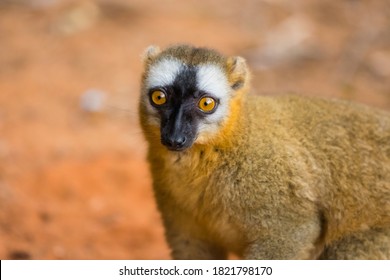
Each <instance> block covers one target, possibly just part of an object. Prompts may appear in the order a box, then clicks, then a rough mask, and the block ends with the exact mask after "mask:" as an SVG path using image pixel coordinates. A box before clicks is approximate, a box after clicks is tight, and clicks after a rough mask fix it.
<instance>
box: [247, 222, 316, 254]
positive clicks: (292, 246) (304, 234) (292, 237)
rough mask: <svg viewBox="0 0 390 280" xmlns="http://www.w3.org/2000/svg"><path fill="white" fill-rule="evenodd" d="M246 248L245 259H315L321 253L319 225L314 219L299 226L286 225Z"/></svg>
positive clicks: (261, 237)
mask: <svg viewBox="0 0 390 280" xmlns="http://www.w3.org/2000/svg"><path fill="white" fill-rule="evenodd" d="M259 236H260V237H259V238H258V239H256V240H255V241H253V242H252V243H251V244H249V246H248V247H247V249H246V251H245V253H244V258H245V259H263V260H264V259H266V260H267V259H268V260H294V259H316V258H318V256H319V254H320V253H321V252H322V249H323V245H322V237H321V227H320V223H319V222H318V221H316V220H315V219H313V220H309V221H307V222H306V223H302V224H301V225H297V224H291V225H289V224H288V223H286V224H285V225H284V226H283V228H280V229H279V230H276V229H274V230H273V232H272V234H270V235H268V236H261V232H260V233H259Z"/></svg>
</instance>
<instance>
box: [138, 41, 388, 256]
mask: <svg viewBox="0 0 390 280" xmlns="http://www.w3.org/2000/svg"><path fill="white" fill-rule="evenodd" d="M248 91H249V73H248V70H247V66H246V63H245V60H244V59H243V58H240V57H224V56H222V55H220V54H219V53H217V52H216V51H213V50H208V49H203V48H194V47H191V46H183V45H180V46H174V47H171V48H168V49H166V50H164V51H160V50H159V49H158V48H156V47H150V48H149V49H148V50H147V51H146V54H145V71H144V74H143V77H142V90H141V98H140V120H141V126H142V128H143V131H144V134H145V137H146V139H147V141H148V145H149V150H148V161H149V163H150V167H151V174H152V177H153V188H154V191H155V194H156V200H157V204H158V207H159V209H160V211H161V214H162V218H163V221H164V226H165V230H166V237H167V241H168V243H169V245H170V246H171V249H172V256H173V257H174V258H177V259H216V258H225V257H226V254H227V252H230V251H232V252H235V253H236V254H238V255H239V256H242V257H243V258H247V259H313V258H328V259H329V258H335V259H377V258H379V259H390V114H389V113H388V112H384V111H380V110H375V109H371V108H368V107H366V106H363V105H356V104H352V103H348V102H343V101H334V100H332V101H330V100H323V99H312V98H305V97H298V96H284V97H260V96H252V95H247V92H248Z"/></svg>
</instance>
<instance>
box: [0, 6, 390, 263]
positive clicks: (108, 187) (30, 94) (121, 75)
mask: <svg viewBox="0 0 390 280" xmlns="http://www.w3.org/2000/svg"><path fill="white" fill-rule="evenodd" d="M180 42H185V43H191V44H195V45H198V46H208V47H212V48H216V49H218V50H220V51H221V52H223V53H225V54H228V55H241V56H244V57H245V58H246V59H247V61H248V63H249V65H250V66H251V68H252V70H253V71H252V72H253V87H254V89H253V93H254V94H265V95H278V94H286V93H295V94H302V95H307V96H321V97H326V98H343V99H348V100H353V101H357V102H361V103H366V104H368V105H370V106H374V107H378V108H381V109H385V110H389V109H390V3H389V1H386V0H383V1H363V0H361V1H359V0H354V1H352V0H343V1H320V0H315V1H312V0H310V1H309V0H301V1H288V0H273V1H272V0H263V1H260V0H257V1H256V0H241V1H233V0H232V1H219V0H215V1H195V0H190V1H179V0H176V1H175V0H169V1H157V0H151V1H141V0H133V1H125V0H116V1H109V0H106V1H103V0H101V1H70V0H62V1H61V0H31V1H27V0H24V1H23V0H19V1H17V0H14V1H11V0H8V1H7V0H0V259H168V258H169V250H168V247H167V245H166V244H165V241H164V237H163V229H162V226H161V221H160V217H159V214H158V212H157V209H156V206H155V203H154V201H153V193H152V189H151V179H150V175H149V171H148V166H147V163H146V161H145V151H146V145H145V142H144V140H143V137H142V134H141V131H140V128H139V126H138V119H137V118H138V117H137V102H138V95H139V80H140V74H141V70H142V63H141V59H140V56H141V54H142V52H143V50H144V49H145V48H146V47H147V46H148V45H150V44H157V45H160V46H162V47H164V46H168V45H170V44H174V43H180Z"/></svg>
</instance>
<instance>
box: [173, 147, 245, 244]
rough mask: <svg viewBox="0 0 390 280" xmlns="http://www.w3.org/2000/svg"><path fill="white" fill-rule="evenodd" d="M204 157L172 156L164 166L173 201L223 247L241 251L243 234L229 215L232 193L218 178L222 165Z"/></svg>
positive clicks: (222, 169)
mask: <svg viewBox="0 0 390 280" xmlns="http://www.w3.org/2000/svg"><path fill="white" fill-rule="evenodd" d="M217 159H218V158H204V155H201V154H200V153H199V155H197V157H194V155H185V154H184V155H173V156H172V158H167V161H166V167H167V172H168V173H169V176H170V177H171V178H172V180H171V182H170V184H169V188H170V192H171V195H172V197H173V199H175V201H176V203H177V204H178V205H180V207H181V208H182V209H183V211H186V212H187V213H189V214H190V215H191V217H192V218H193V219H194V222H196V223H199V224H200V225H201V226H202V227H204V230H205V231H207V234H208V235H210V236H211V237H212V238H213V239H215V240H216V241H217V242H219V243H221V245H222V246H229V247H230V248H232V247H233V248H234V250H235V251H240V250H241V249H240V248H241V244H242V239H243V237H242V232H241V230H240V226H239V224H238V223H237V221H235V219H234V215H232V208H231V206H232V203H234V202H233V201H230V198H231V194H229V189H228V188H227V186H226V184H224V182H225V181H224V180H221V176H223V173H224V167H223V162H221V161H220V159H218V161H217Z"/></svg>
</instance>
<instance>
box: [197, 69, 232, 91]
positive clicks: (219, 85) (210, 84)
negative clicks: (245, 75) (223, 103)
mask: <svg viewBox="0 0 390 280" xmlns="http://www.w3.org/2000/svg"><path fill="white" fill-rule="evenodd" d="M196 82H197V88H198V89H199V90H201V91H205V92H207V93H210V94H212V95H214V96H215V97H218V98H223V97H228V96H226V95H227V94H229V93H230V88H229V82H228V80H227V78H226V74H225V73H224V72H223V71H222V69H221V68H220V67H218V66H217V65H213V64H204V65H199V66H198V67H197V71H196Z"/></svg>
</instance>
